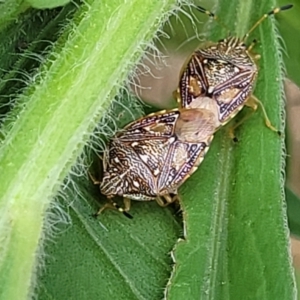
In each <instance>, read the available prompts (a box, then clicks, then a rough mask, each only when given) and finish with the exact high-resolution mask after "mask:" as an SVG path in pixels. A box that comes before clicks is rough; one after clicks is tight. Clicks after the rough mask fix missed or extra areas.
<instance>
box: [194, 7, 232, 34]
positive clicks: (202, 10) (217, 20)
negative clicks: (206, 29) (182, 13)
mask: <svg viewBox="0 0 300 300" xmlns="http://www.w3.org/2000/svg"><path fill="white" fill-rule="evenodd" d="M197 10H198V11H200V12H202V13H203V14H206V15H207V16H209V17H210V18H213V19H214V20H215V21H216V22H218V24H219V25H220V26H221V27H223V28H224V29H226V30H227V32H230V30H229V29H228V27H227V26H226V25H225V24H223V22H221V21H220V19H219V17H218V16H216V15H215V14H214V13H212V12H211V11H209V10H207V9H205V8H204V7H202V6H197Z"/></svg>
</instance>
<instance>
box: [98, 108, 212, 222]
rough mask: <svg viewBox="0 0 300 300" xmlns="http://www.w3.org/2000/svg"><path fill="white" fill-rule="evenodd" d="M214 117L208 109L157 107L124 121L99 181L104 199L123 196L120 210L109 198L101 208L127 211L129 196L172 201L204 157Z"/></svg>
mask: <svg viewBox="0 0 300 300" xmlns="http://www.w3.org/2000/svg"><path fill="white" fill-rule="evenodd" d="M216 123H217V119H216V118H215V116H214V114H213V113H212V112H211V111H209V110H207V109H181V110H178V109H173V110H170V111H165V110H164V111H160V112H156V113H153V114H150V115H148V116H146V117H143V118H140V119H138V120H136V121H134V122H132V123H130V124H129V125H127V126H126V127H125V128H124V129H123V130H122V131H121V132H119V133H118V134H117V135H116V136H114V137H113V138H112V139H111V140H110V141H109V143H108V147H107V150H106V151H105V152H104V157H103V166H104V168H103V169H104V176H103V179H102V181H101V182H98V181H95V180H94V183H96V184H100V190H101V192H102V194H104V195H106V196H107V198H108V199H111V198H113V197H114V196H122V197H123V198H124V208H120V207H119V206H117V205H116V204H115V203H114V202H112V201H110V202H109V203H107V204H106V205H105V206H104V207H102V208H101V209H100V210H99V212H98V213H97V214H100V213H101V212H102V211H103V210H104V209H105V208H116V209H118V210H119V211H121V212H125V214H126V215H127V216H129V215H128V214H127V211H128V210H129V209H130V199H132V200H137V201H150V200H156V201H157V203H158V204H159V205H161V206H166V205H168V204H170V203H172V202H173V201H174V200H176V194H177V189H178V187H179V186H180V185H181V184H182V183H183V182H185V180H187V178H188V177H189V176H190V175H191V174H192V173H193V172H195V171H196V169H197V167H198V166H199V164H200V163H201V161H202V160H203V157H204V155H205V153H206V152H207V150H208V148H209V145H210V143H211V141H212V138H213V134H214V132H215V130H216Z"/></svg>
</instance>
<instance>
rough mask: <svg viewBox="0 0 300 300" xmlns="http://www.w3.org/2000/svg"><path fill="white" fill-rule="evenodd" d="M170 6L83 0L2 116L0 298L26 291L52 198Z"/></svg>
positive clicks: (30, 288)
mask: <svg viewBox="0 0 300 300" xmlns="http://www.w3.org/2000/svg"><path fill="white" fill-rule="evenodd" d="M172 5H174V1H164V2H161V1H150V0H149V1H141V0H134V1H131V2H130V3H125V2H124V1H117V0H115V1H98V0H94V1H93V0H90V1H85V2H84V3H83V4H82V6H81V7H80V9H79V11H78V14H77V15H76V16H75V18H74V20H73V21H70V22H69V26H67V27H66V28H65V30H66V31H65V34H64V36H63V37H62V38H61V40H60V43H59V44H57V45H56V47H55V49H54V52H53V53H52V55H51V56H50V58H49V61H48V62H47V64H46V65H45V66H44V68H43V69H41V70H40V72H41V73H40V74H39V76H37V77H36V78H34V79H35V81H34V84H33V85H31V86H30V87H29V88H28V89H27V91H26V92H25V93H24V94H23V95H22V96H21V97H20V99H19V106H18V107H16V109H15V110H14V112H12V113H11V115H10V116H9V117H8V119H7V121H6V123H5V126H4V127H3V128H2V133H3V134H4V135H5V140H4V141H1V142H2V144H1V149H0V150H1V151H0V182H1V185H0V211H1V221H0V237H1V248H0V249H1V250H0V251H1V255H0V298H1V299H25V298H27V297H28V295H29V296H31V295H32V291H33V288H34V286H35V285H36V284H37V283H36V268H37V266H38V265H39V264H41V265H42V259H43V257H42V253H43V252H42V250H39V248H38V247H39V241H40V239H41V240H42V241H43V238H44V237H45V236H47V232H48V233H49V232H50V233H51V229H52V228H51V227H50V228H47V227H46V228H45V231H44V232H42V229H43V226H44V224H43V223H44V219H45V216H46V209H47V208H49V204H50V199H51V197H52V196H53V195H54V194H55V193H56V192H57V190H58V188H59V186H60V185H61V183H62V181H63V178H64V177H65V176H66V174H67V172H68V171H69V170H70V167H71V165H73V164H74V163H75V161H76V158H77V157H78V155H79V154H80V153H82V149H83V145H84V144H85V143H86V141H87V139H88V137H89V135H90V133H91V132H92V130H93V128H94V127H95V124H96V122H97V121H98V120H99V118H100V117H101V116H102V115H103V114H104V111H105V108H107V107H108V106H109V103H110V102H111V100H112V99H113V97H114V96H115V94H116V93H117V92H118V89H119V86H120V85H121V84H123V82H124V80H126V78H127V76H128V73H129V71H130V70H131V68H132V65H134V64H135V63H136V62H137V61H138V60H139V59H140V57H141V56H142V54H143V51H144V50H145V43H147V42H149V40H150V38H151V37H153V35H154V33H155V32H156V31H157V29H158V28H159V26H160V25H161V22H162V21H163V20H164V19H165V18H166V16H167V14H168V12H170V9H171V8H172ZM45 226H46V225H45ZM40 249H42V245H41V246H40ZM82 255H84V254H82Z"/></svg>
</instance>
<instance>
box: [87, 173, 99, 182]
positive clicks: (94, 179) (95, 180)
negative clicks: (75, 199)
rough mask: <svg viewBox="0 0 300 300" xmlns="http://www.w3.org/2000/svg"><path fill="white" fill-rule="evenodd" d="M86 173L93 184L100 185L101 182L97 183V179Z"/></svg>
mask: <svg viewBox="0 0 300 300" xmlns="http://www.w3.org/2000/svg"><path fill="white" fill-rule="evenodd" d="M87 172H88V174H89V177H90V178H91V180H92V182H93V184H100V183H101V181H99V180H98V179H96V178H95V176H93V175H92V174H91V172H90V171H87Z"/></svg>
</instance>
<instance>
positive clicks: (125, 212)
mask: <svg viewBox="0 0 300 300" xmlns="http://www.w3.org/2000/svg"><path fill="white" fill-rule="evenodd" d="M130 203H131V202H130V199H129V198H124V208H122V207H121V206H119V205H118V204H117V203H116V202H113V201H112V200H111V199H109V202H107V203H106V204H105V205H103V206H102V207H101V208H100V209H99V210H98V211H97V212H96V213H95V215H94V216H95V217H97V216H99V215H100V214H101V213H102V212H103V211H104V210H106V209H114V210H117V211H119V212H121V213H122V214H123V215H125V216H126V217H127V218H129V219H132V215H131V214H129V213H128V211H129V210H130Z"/></svg>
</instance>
